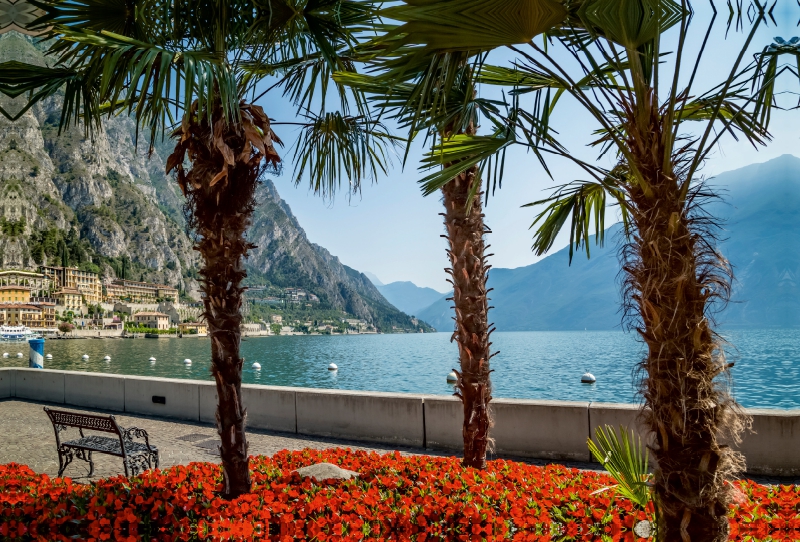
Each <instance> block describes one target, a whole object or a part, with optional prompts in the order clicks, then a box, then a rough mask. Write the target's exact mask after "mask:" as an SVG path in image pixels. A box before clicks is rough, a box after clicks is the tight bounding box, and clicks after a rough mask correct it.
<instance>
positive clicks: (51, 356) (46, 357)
mask: <svg viewBox="0 0 800 542" xmlns="http://www.w3.org/2000/svg"><path fill="white" fill-rule="evenodd" d="M45 359H53V354H47V355H46V356H45Z"/></svg>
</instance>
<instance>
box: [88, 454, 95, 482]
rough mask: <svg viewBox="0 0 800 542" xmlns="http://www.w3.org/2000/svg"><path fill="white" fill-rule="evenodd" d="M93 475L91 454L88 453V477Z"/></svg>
mask: <svg viewBox="0 0 800 542" xmlns="http://www.w3.org/2000/svg"><path fill="white" fill-rule="evenodd" d="M92 474H94V461H92V452H89V476H91V475H92Z"/></svg>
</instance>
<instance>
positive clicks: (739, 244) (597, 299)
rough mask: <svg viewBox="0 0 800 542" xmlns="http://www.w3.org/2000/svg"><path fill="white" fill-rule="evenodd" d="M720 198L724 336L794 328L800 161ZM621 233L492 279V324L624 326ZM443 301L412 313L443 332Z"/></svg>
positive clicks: (722, 186) (770, 169) (762, 173)
mask: <svg viewBox="0 0 800 542" xmlns="http://www.w3.org/2000/svg"><path fill="white" fill-rule="evenodd" d="M708 184H709V185H710V186H711V187H713V188H714V189H715V190H716V191H717V193H719V194H720V196H721V200H720V201H714V202H712V203H710V204H709V205H708V207H707V209H708V210H709V211H710V212H711V213H712V214H714V215H716V216H719V217H722V218H723V219H724V224H723V227H722V229H721V231H720V232H719V237H720V239H721V242H720V244H719V248H720V250H721V252H722V254H723V255H724V256H725V257H727V258H728V260H729V261H730V262H731V264H732V265H733V268H734V275H735V280H734V283H733V292H732V300H731V303H730V304H729V305H728V307H727V308H726V309H725V310H724V311H722V312H721V313H719V314H718V315H717V320H718V321H719V323H720V325H721V326H723V327H728V328H742V327H749V328H759V327H795V326H798V325H800V158H796V157H794V156H791V155H784V156H781V157H779V158H775V159H774V160H770V161H769V162H765V163H763V164H754V165H751V166H747V167H744V168H742V169H738V170H735V171H730V172H727V173H723V174H720V175H718V176H717V177H714V178H712V179H710V180H709V181H708ZM620 233H621V227H620V225H618V224H617V225H614V226H612V227H611V228H609V230H607V232H606V245H605V246H604V247H597V246H596V245H594V240H592V241H591V243H592V245H591V254H592V257H591V259H589V260H587V259H586V258H585V256H584V255H582V254H576V255H575V258H574V259H573V262H572V265H571V266H569V265H568V250H567V249H566V248H565V249H563V250H560V251H558V252H556V253H554V254H552V255H550V256H548V257H546V258H544V259H542V260H540V261H539V262H537V263H535V264H533V265H529V266H526V267H520V268H517V269H498V268H494V269H492V271H491V272H490V275H489V287H491V288H494V290H493V291H492V292H491V294H490V295H491V299H492V300H491V305H493V306H494V307H496V308H495V309H493V310H492V311H491V313H490V320H491V321H493V322H494V323H495V325H496V326H497V329H498V330H500V331H546V330H552V331H555V330H583V329H590V330H599V329H614V328H617V327H618V326H619V324H620V320H621V315H620V313H619V307H620V294H619V287H618V277H619V271H620V267H619V260H618V257H617V253H618V247H619V246H620V243H621V242H622V236H621V235H620ZM445 297H449V296H444V297H442V298H440V299H439V300H437V301H436V302H434V303H433V304H431V305H430V306H429V307H427V308H426V309H424V310H422V311H419V312H418V313H417V314H416V315H417V316H418V317H419V318H421V319H423V320H425V321H426V322H429V323H430V324H431V325H433V326H434V327H435V328H437V329H439V330H440V331H443V330H450V329H452V327H453V322H452V309H451V308H450V307H451V303H450V302H449V301H446V299H445Z"/></svg>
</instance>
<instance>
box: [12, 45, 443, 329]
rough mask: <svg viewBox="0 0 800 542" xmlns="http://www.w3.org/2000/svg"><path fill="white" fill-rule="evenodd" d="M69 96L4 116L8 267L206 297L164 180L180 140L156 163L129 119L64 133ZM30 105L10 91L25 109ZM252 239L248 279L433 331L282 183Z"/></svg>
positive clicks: (23, 52)
mask: <svg viewBox="0 0 800 542" xmlns="http://www.w3.org/2000/svg"><path fill="white" fill-rule="evenodd" d="M15 59H16V60H24V61H26V62H31V63H37V64H40V65H44V64H45V59H44V56H43V54H42V53H41V51H39V50H38V49H37V47H36V46H34V45H33V44H32V42H31V40H30V38H27V37H25V36H22V35H20V34H17V33H15V32H8V33H5V34H2V35H0V62H2V61H5V60H15ZM62 100H63V96H62V95H56V96H54V97H53V98H51V99H48V100H47V101H45V102H44V103H40V104H37V105H36V106H35V107H33V108H32V109H31V110H29V111H28V112H26V113H25V114H24V115H22V117H21V118H20V119H19V120H18V121H16V122H14V123H10V122H9V121H8V120H6V119H5V117H3V116H0V232H2V233H1V234H0V268H4V267H27V268H35V267H36V266H37V265H40V264H43V263H47V264H50V265H62V264H68V265H75V266H79V267H81V268H83V269H85V270H89V271H94V272H97V273H101V274H103V275H106V276H112V277H116V276H119V275H120V274H123V273H125V275H126V277H128V278H133V279H136V280H146V281H151V282H159V283H164V284H168V285H171V286H176V287H178V288H179V289H180V290H182V291H185V292H186V293H187V294H188V295H190V296H192V297H195V298H198V295H199V291H198V284H197V280H196V279H197V271H196V270H197V268H198V265H199V259H198V255H197V254H196V252H195V251H194V250H193V249H192V245H193V243H192V240H191V238H190V236H189V235H188V234H187V232H186V227H185V220H184V217H183V197H182V195H181V193H180V190H179V189H178V187H177V183H175V182H174V181H173V180H172V179H171V178H169V177H168V176H166V175H165V173H164V169H165V158H166V157H167V156H168V155H169V152H170V151H171V143H170V141H169V140H166V141H160V140H159V142H158V143H157V144H156V145H155V148H154V149H153V152H152V155H151V156H150V158H149V159H148V156H147V148H146V147H147V145H146V142H147V141H148V140H149V139H148V134H147V133H142V134H140V145H139V148H138V149H137V148H136V146H135V145H134V138H135V133H136V127H135V125H134V123H133V121H132V120H131V119H130V118H127V117H124V116H118V117H113V118H110V119H104V123H103V131H102V132H98V133H97V134H96V135H95V138H94V140H90V139H88V138H87V137H85V133H84V131H83V129H82V128H80V127H79V128H72V129H69V130H66V131H65V132H62V133H61V134H60V135H59V134H58V124H59V119H60V111H61V103H62ZM24 103H25V102H24V98H23V97H20V98H16V99H14V100H11V99H9V98H7V97H5V96H2V95H0V106H2V107H3V108H4V109H6V110H7V111H10V112H12V113H13V112H16V111H19V110H20V108H21V107H22V106H23V105H24ZM257 199H258V201H259V203H260V205H259V206H258V208H257V210H256V211H255V213H254V215H253V224H252V227H251V228H250V230H249V231H248V234H247V236H248V238H249V239H250V240H251V241H252V242H253V243H255V244H256V245H258V247H257V248H256V249H254V250H253V251H252V252H251V254H250V256H249V258H248V260H247V262H246V267H247V269H248V273H249V275H250V277H249V281H248V282H249V283H250V284H259V285H270V286H276V287H280V288H287V287H300V288H304V289H305V290H307V291H308V292H310V293H313V294H315V295H317V296H318V297H319V299H320V304H321V306H322V307H323V308H331V309H336V310H344V311H346V312H348V313H349V314H350V315H352V316H354V317H356V318H360V319H364V320H366V321H367V322H369V323H372V324H374V325H375V326H376V327H378V329H380V330H383V331H391V330H392V329H393V328H394V327H396V328H399V329H418V328H419V327H422V328H423V329H425V330H426V331H429V330H431V328H429V327H428V326H427V325H425V324H424V323H417V322H416V321H412V319H411V317H409V316H408V315H407V314H404V313H402V312H401V311H399V310H398V309H397V308H395V307H394V306H392V304H391V303H390V302H389V301H387V300H386V299H385V298H384V297H383V296H382V295H381V293H380V292H379V291H378V290H377V288H376V287H375V286H374V285H373V284H372V282H370V280H369V279H368V278H367V277H366V276H365V275H363V274H361V273H359V272H358V271H356V270H354V269H352V268H350V267H347V266H346V265H344V264H342V263H341V262H340V261H339V259H338V258H336V257H335V256H333V255H331V254H330V253H329V252H328V251H327V250H325V249H324V248H322V247H320V246H318V245H315V244H313V243H311V242H309V240H308V238H307V237H306V234H305V232H304V231H303V229H302V227H301V226H300V224H299V223H298V221H297V219H296V218H295V217H294V215H293V214H292V212H291V209H290V208H289V206H288V205H287V204H286V202H284V201H283V200H282V199H281V198H280V196H279V194H278V192H277V190H276V189H275V185H274V184H273V183H272V181H271V180H269V179H265V180H264V182H263V184H262V186H261V187H260V189H259V192H258V194H257Z"/></svg>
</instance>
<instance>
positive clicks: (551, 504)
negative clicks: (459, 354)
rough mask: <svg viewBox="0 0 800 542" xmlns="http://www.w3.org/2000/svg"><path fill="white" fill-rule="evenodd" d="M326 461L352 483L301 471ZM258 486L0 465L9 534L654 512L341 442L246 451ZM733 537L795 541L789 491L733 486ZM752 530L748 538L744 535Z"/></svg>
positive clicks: (435, 528)
mask: <svg viewBox="0 0 800 542" xmlns="http://www.w3.org/2000/svg"><path fill="white" fill-rule="evenodd" d="M322 462H327V463H332V464H334V465H338V466H339V467H341V468H343V469H347V470H351V471H355V472H358V473H359V475H358V477H353V478H351V479H349V480H326V481H321V482H320V481H315V480H314V479H313V478H301V476H300V475H299V474H298V473H297V472H295V471H296V470H297V469H298V468H302V467H307V466H309V465H313V464H316V463H322ZM250 464H251V470H252V476H253V492H252V493H251V494H248V495H244V496H242V497H240V498H238V499H236V500H234V501H230V502H227V501H224V500H222V499H220V498H219V497H218V496H217V492H218V491H220V489H221V483H220V482H221V470H220V467H219V466H218V465H215V464H211V463H192V464H190V465H188V466H180V467H172V468H169V469H164V470H161V471H149V472H145V473H144V474H142V475H141V476H136V477H132V478H129V479H128V478H125V477H123V476H116V477H112V478H108V479H104V480H100V481H98V482H94V483H92V484H90V485H80V484H74V483H72V481H71V480H70V479H69V478H50V477H48V476H46V475H38V474H35V473H34V472H33V471H31V470H30V469H29V468H28V467H25V466H23V465H17V464H13V463H12V464H8V465H2V466H0V537H2V539H3V540H75V539H81V540H129V541H134V540H198V539H199V540H204V539H208V540H253V539H264V540H280V541H284V540H361V539H383V540H416V541H423V540H536V541H544V540H553V541H572V540H576V541H577V540H598V541H599V540H603V541H616V540H620V541H633V540H636V539H637V537H636V535H635V534H634V532H633V528H634V525H635V524H636V523H637V522H638V521H640V520H643V519H647V518H648V517H649V516H650V514H651V513H652V510H637V509H636V508H635V507H634V506H633V505H632V504H631V503H630V501H627V500H625V499H622V498H615V497H614V496H613V493H612V492H610V491H600V492H598V490H600V489H602V488H606V487H608V486H610V485H612V483H613V481H612V480H611V478H609V477H608V476H606V475H605V474H602V473H598V472H587V471H579V470H576V469H569V468H565V467H563V466H559V465H549V466H546V467H537V466H531V465H526V464H523V463H516V462H512V461H504V460H497V461H491V462H490V463H489V466H488V468H487V470H486V471H484V472H479V471H476V470H473V469H463V468H462V467H461V465H460V462H459V460H458V459H457V458H443V457H427V456H401V455H400V454H399V453H396V452H395V453H393V454H388V455H378V454H375V453H366V452H361V451H352V450H346V449H333V450H324V451H320V450H303V451H300V452H286V451H284V452H280V453H278V454H276V455H275V456H273V457H265V456H258V457H252V458H251V463H250ZM737 485H738V487H739V488H740V489H741V493H740V499H739V500H740V501H741V502H740V504H738V505H737V506H736V507H735V508H733V509H732V510H731V526H732V532H733V539H734V540H753V537H754V538H756V539H762V540H769V539H770V538H772V539H779V540H785V539H789V540H796V539H800V531H795V529H800V505H799V504H798V503H799V502H800V495H799V494H798V488H797V487H794V486H792V487H766V486H760V485H758V484H755V483H752V482H739V483H737ZM748 536H749V537H751V538H747V537H748Z"/></svg>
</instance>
